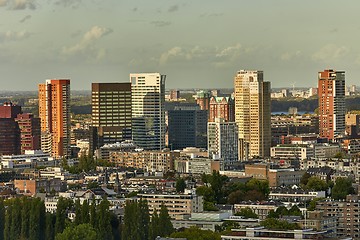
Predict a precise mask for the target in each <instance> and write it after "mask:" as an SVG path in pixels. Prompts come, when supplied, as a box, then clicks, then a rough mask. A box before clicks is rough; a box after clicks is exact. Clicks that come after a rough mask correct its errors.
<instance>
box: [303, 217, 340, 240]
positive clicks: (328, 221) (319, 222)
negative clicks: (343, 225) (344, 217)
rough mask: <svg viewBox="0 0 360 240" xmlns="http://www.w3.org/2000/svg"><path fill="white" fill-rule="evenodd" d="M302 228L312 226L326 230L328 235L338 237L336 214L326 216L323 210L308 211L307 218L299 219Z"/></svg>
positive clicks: (318, 229)
mask: <svg viewBox="0 0 360 240" xmlns="http://www.w3.org/2000/svg"><path fill="white" fill-rule="evenodd" d="M299 225H300V227H301V228H302V229H308V228H312V229H314V230H317V231H326V235H325V236H326V237H332V238H336V237H337V236H336V225H337V217H336V216H325V215H324V212H322V211H307V212H306V218H305V219H301V220H300V221H299Z"/></svg>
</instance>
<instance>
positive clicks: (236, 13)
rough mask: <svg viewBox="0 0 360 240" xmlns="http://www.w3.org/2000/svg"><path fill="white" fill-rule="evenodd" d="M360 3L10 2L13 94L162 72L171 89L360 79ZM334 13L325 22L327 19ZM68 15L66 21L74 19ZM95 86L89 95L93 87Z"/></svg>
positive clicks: (5, 75) (4, 28)
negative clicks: (339, 75) (257, 80)
mask: <svg viewBox="0 0 360 240" xmlns="http://www.w3.org/2000/svg"><path fill="white" fill-rule="evenodd" d="M359 4H360V3H358V2H355V1H347V2H342V3H341V11H336V17H330V16H331V13H334V9H339V2H338V1H334V0H330V1H324V0H321V1H316V2H313V1H311V2H310V1H309V0H306V1H301V2H300V1H298V2H296V1H291V2H290V1H286V0H279V1H276V2H275V1H260V4H259V2H254V1H249V0H244V1H237V0H229V1H227V2H226V4H224V2H218V1H206V2H205V1H195V2H194V1H188V0H186V1H178V0H171V1H165V0H160V1H144V0H135V1H123V2H119V1H107V2H102V1H99V0H92V1H86V2H85V1H81V0H54V1H45V0H22V1H15V0H2V1H0V21H1V24H0V61H1V62H2V64H1V66H0V70H1V72H2V78H1V80H0V83H2V86H3V87H2V89H3V90H36V86H37V83H38V82H39V81H42V79H51V78H71V79H72V89H74V90H87V89H90V86H91V83H92V82H126V81H127V79H128V75H129V74H130V73H131V72H162V73H163V74H166V75H167V76H168V77H167V88H168V89H171V88H204V87H207V88H231V87H232V80H233V75H234V74H235V73H236V71H238V70H239V69H259V70H262V71H264V72H265V73H266V76H265V78H266V79H268V80H269V81H271V82H272V85H273V87H274V88H276V87H292V86H293V84H294V85H295V87H311V86H316V83H317V72H318V71H319V69H328V68H332V69H334V70H337V71H339V70H341V71H346V73H347V84H348V85H352V84H356V82H357V79H359V77H360V69H359V66H360V47H359V46H358V44H357V43H356V40H357V37H358V36H359V28H358V27H357V26H356V25H355V24H354V23H355V22H356V20H357V19H356V16H357V12H356V9H357V7H356V6H357V5H359ZM322 14H324V16H322ZM64 16H66V17H64ZM84 86H88V87H84Z"/></svg>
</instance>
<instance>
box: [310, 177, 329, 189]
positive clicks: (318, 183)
mask: <svg viewBox="0 0 360 240" xmlns="http://www.w3.org/2000/svg"><path fill="white" fill-rule="evenodd" d="M327 187H328V185H327V184H326V182H325V181H324V180H321V179H320V178H319V177H316V176H312V177H310V178H309V179H308V182H307V184H306V188H307V189H309V190H313V191H326V189H327Z"/></svg>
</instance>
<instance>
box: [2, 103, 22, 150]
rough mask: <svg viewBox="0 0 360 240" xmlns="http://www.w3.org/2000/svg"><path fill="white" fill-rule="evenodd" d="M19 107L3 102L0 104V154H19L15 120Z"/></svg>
mask: <svg viewBox="0 0 360 240" xmlns="http://www.w3.org/2000/svg"><path fill="white" fill-rule="evenodd" d="M20 113H21V107H20V106H17V105H14V104H12V103H11V102H5V103H4V104H3V105H2V106H0V155H16V154H20V150H21V145H20V129H19V126H18V124H17V123H16V121H15V118H16V116H17V115H18V114H20Z"/></svg>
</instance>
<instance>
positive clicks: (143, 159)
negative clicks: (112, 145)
mask: <svg viewBox="0 0 360 240" xmlns="http://www.w3.org/2000/svg"><path fill="white" fill-rule="evenodd" d="M179 156H180V152H175V151H170V150H163V151H134V152H112V153H111V154H110V162H112V163H114V164H115V165H116V166H118V167H128V168H136V169H144V170H145V171H147V172H163V173H166V172H168V171H170V170H173V169H174V160H175V158H177V157H179Z"/></svg>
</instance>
